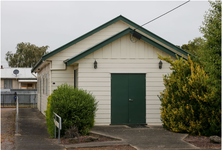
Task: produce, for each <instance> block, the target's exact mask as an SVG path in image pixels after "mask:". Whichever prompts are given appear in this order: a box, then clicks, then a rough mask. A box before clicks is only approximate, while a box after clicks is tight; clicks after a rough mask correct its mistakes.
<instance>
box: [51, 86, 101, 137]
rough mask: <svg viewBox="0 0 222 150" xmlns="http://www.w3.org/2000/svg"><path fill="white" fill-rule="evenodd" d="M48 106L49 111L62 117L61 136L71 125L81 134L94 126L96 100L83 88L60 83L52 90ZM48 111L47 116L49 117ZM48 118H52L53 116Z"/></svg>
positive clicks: (84, 133) (86, 132)
mask: <svg viewBox="0 0 222 150" xmlns="http://www.w3.org/2000/svg"><path fill="white" fill-rule="evenodd" d="M50 107H51V108H50V110H51V111H49V112H50V113H52V112H55V113H56V114H58V115H59V116H60V117H61V118H62V130H61V135H62V136H63V135H64V134H65V132H66V130H68V129H69V128H71V127H72V126H76V127H77V128H78V131H79V133H80V134H81V135H86V134H88V132H89V130H90V128H92V127H93V126H94V117H95V112H96V108H97V102H95V98H94V96H92V94H91V93H88V92H87V91H85V90H82V89H78V88H74V87H72V86H70V85H67V84H62V85H61V86H58V87H57V89H56V90H55V91H53V93H52V95H51V103H50ZM47 111H48V110H47ZM50 113H48V114H49V115H48V116H50V117H51V116H52V115H51V114H50ZM53 116H54V115H53ZM50 119H51V120H53V119H54V117H53V118H50ZM48 122H49V124H50V125H49V127H48V128H49V129H48V130H49V131H50V132H49V134H50V135H51V136H53V134H54V133H53V132H51V121H48ZM47 124H48V123H47Z"/></svg>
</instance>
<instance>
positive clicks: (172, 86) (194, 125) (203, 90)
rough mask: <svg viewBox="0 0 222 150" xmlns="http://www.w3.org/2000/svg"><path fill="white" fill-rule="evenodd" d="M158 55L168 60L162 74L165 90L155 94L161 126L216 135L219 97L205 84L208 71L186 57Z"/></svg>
mask: <svg viewBox="0 0 222 150" xmlns="http://www.w3.org/2000/svg"><path fill="white" fill-rule="evenodd" d="M158 55H159V54H158ZM158 58H160V59H162V60H164V61H166V62H168V63H170V65H171V68H170V69H171V70H172V73H170V74H168V75H165V76H164V85H165V90H164V91H163V92H161V95H160V96H159V98H160V101H161V106H162V108H161V118H162V122H163V125H164V127H165V128H166V129H168V130H171V131H174V132H188V133H190V134H194V135H220V133H221V105H220V99H217V98H216V97H215V94H216V88H215V87H212V86H209V82H210V78H209V75H208V74H207V73H206V72H205V71H204V69H203V68H202V67H201V66H200V65H199V64H197V63H194V62H193V61H192V60H191V58H190V57H188V60H187V61H186V60H184V59H183V58H182V57H181V59H177V60H175V61H173V60H172V59H171V58H170V57H162V56H160V55H159V57H158Z"/></svg>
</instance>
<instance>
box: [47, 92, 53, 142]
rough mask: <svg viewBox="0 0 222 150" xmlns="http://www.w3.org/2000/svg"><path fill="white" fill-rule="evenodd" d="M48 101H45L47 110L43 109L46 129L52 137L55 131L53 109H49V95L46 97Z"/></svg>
mask: <svg viewBox="0 0 222 150" xmlns="http://www.w3.org/2000/svg"><path fill="white" fill-rule="evenodd" d="M47 100H48V102H47V110H46V111H45V114H46V124H47V130H48V132H49V134H50V137H51V138H53V137H54V133H55V124H54V121H53V119H54V115H53V111H52V109H51V95H50V96H49V97H48V98H47Z"/></svg>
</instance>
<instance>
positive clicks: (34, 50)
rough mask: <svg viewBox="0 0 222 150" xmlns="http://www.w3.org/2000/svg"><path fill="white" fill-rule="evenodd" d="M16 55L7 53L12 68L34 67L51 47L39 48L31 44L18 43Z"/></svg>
mask: <svg viewBox="0 0 222 150" xmlns="http://www.w3.org/2000/svg"><path fill="white" fill-rule="evenodd" d="M16 48H17V50H16V53H15V54H13V53H12V52H11V51H8V52H7V53H6V57H5V59H6V61H7V62H8V65H9V66H10V67H33V66H34V65H35V64H36V63H37V62H38V61H39V59H41V57H42V56H43V55H45V54H47V52H46V50H47V49H48V48H49V46H42V47H38V46H36V45H34V44H30V43H23V42H22V43H18V44H17V47H16Z"/></svg>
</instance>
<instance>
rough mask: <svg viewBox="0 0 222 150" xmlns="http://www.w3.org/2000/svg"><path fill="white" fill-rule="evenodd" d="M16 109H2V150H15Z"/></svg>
mask: <svg viewBox="0 0 222 150" xmlns="http://www.w3.org/2000/svg"><path fill="white" fill-rule="evenodd" d="M14 143H15V108H1V150H14V149H15V146H14Z"/></svg>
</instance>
